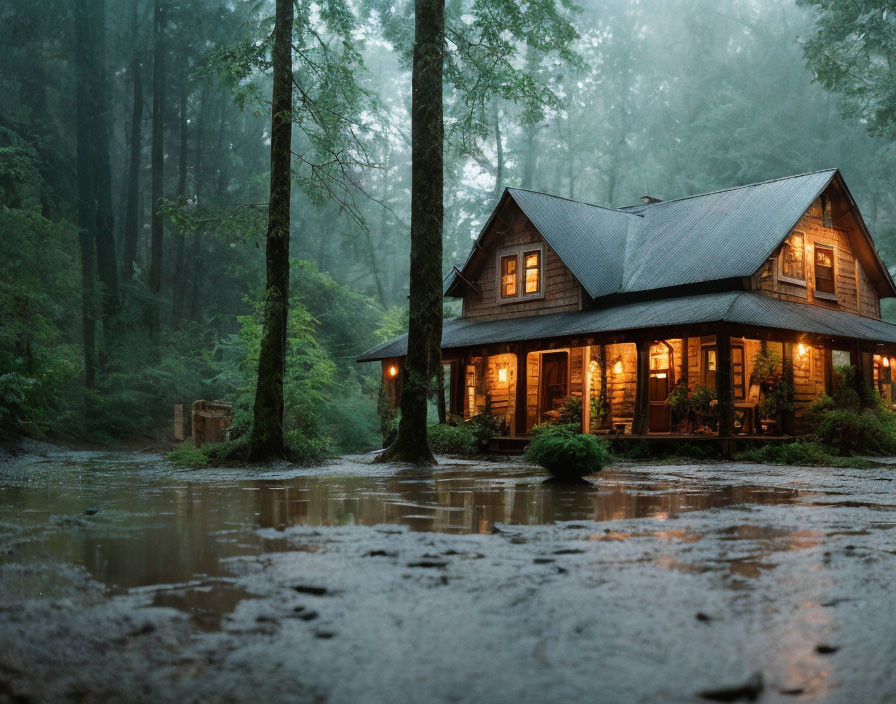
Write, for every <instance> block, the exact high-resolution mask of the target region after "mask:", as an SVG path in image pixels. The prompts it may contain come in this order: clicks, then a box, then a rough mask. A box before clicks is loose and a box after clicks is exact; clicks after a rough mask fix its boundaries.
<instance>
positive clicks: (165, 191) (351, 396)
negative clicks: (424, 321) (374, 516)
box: [0, 0, 896, 452]
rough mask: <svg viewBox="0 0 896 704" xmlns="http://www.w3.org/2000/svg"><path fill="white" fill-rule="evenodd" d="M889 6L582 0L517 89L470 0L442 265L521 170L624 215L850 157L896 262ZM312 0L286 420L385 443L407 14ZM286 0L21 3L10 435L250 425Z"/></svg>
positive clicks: (403, 180) (9, 326) (402, 248)
mask: <svg viewBox="0 0 896 704" xmlns="http://www.w3.org/2000/svg"><path fill="white" fill-rule="evenodd" d="M888 4H889V3H885V2H879V3H864V4H862V6H863V8H864V6H865V5H867V6H868V8H870V9H863V10H862V11H861V12H857V11H855V9H850V6H851V5H852V3H848V2H843V1H841V2H838V1H837V0H824V1H818V2H809V1H806V0H803V1H802V2H800V3H798V4H796V3H794V2H791V1H786V0H581V1H580V2H579V3H578V4H572V3H571V2H569V1H568V0H564V1H563V2H557V6H556V11H557V13H558V17H559V18H561V19H562V21H563V22H566V23H568V24H569V25H570V26H571V27H573V28H574V30H575V32H574V34H570V35H569V36H568V37H565V38H561V40H560V41H558V38H557V37H549V38H545V40H544V41H539V40H538V37H537V34H538V32H537V31H535V32H534V34H533V37H532V38H531V40H530V41H529V42H528V43H527V44H526V45H525V46H514V45H513V43H512V41H509V42H508V46H507V57H508V59H507V61H508V62H509V63H510V64H512V66H513V69H514V70H515V71H517V72H518V73H519V74H520V75H524V76H525V77H526V78H527V80H526V81H522V82H518V83H514V84H513V90H519V91H522V92H526V93H528V95H523V96H513V95H509V94H508V90H495V91H486V90H479V89H477V86H476V85H470V86H464V85H463V82H464V76H465V75H466V74H465V73H464V69H463V66H462V65H461V64H456V63H452V62H451V60H450V51H451V49H452V47H454V48H456V47H457V45H458V44H459V43H461V42H470V46H472V47H474V48H475V46H476V42H477V36H478V37H479V39H482V36H481V34H482V31H483V30H482V29H481V28H480V29H478V30H477V24H476V23H477V22H478V21H479V20H478V18H481V17H482V16H483V15H486V14H488V13H489V12H490V9H489V5H490V3H489V2H486V1H485V0H448V2H447V16H448V31H447V38H448V45H447V46H448V50H449V61H448V64H447V67H446V72H447V73H448V74H451V72H452V71H453V72H455V75H453V76H449V78H450V80H447V81H446V83H445V86H446V90H445V97H444V105H445V115H446V143H445V191H444V192H445V224H444V261H443V271H444V273H446V274H447V273H448V272H449V271H450V269H451V266H452V265H454V264H459V263H460V262H462V260H463V259H464V258H465V257H466V255H467V252H468V250H469V248H470V246H471V238H472V237H474V236H475V235H476V234H477V233H478V230H479V228H480V227H481V225H482V223H483V222H484V220H485V218H486V217H487V216H488V214H489V212H490V210H491V208H492V207H493V206H494V204H495V203H496V201H497V198H498V196H499V195H500V193H501V191H502V189H503V188H504V187H505V186H518V187H522V188H530V189H535V190H540V191H546V192H549V193H553V194H557V195H561V196H566V197H569V198H573V199H578V200H584V201H587V202H591V203H596V204H600V205H609V206H615V207H618V206H622V205H627V204H631V203H634V202H637V200H638V198H639V197H640V196H642V195H644V194H649V195H652V196H655V197H659V198H663V199H667V198H675V197H679V196H685V195H689V194H693V193H699V192H705V191H710V190H713V189H718V188H725V187H729V186H734V185H740V184H744V183H750V182H754V181H762V180H766V179H771V178H776V177H780V176H785V175H790V174H796V173H803V172H807V171H814V170H817V169H821V168H828V167H834V166H836V167H839V168H840V169H841V170H842V171H843V173H844V176H845V178H846V180H847V182H848V183H849V185H850V188H851V189H852V192H853V194H854V195H855V197H856V199H857V201H858V205H859V207H860V209H861V210H862V213H863V215H864V216H865V219H866V220H867V222H868V224H869V226H870V228H871V231H872V233H873V234H874V235H875V237H876V241H877V245H878V248H879V249H880V251H881V253H882V255H883V257H884V259H885V260H887V261H890V262H894V261H896V189H894V188H893V186H892V184H893V183H896V152H894V148H893V147H894V143H893V139H894V131H893V130H892V129H891V128H890V127H889V120H890V119H892V117H891V113H893V112H896V101H893V100H890V98H889V97H888V95H886V92H887V91H892V88H890V87H889V86H892V85H893V80H892V78H891V77H890V68H889V59H888V58H887V59H885V60H883V61H879V60H877V59H876V58H875V56H877V57H879V56H881V55H883V56H886V57H888V56H889V55H890V54H892V53H893V51H891V50H894V47H893V46H890V45H889V44H888V42H890V43H896V40H894V39H892V38H891V37H893V36H896V31H894V29H896V28H894V26H893V24H892V23H893V19H894V18H893V17H892V13H890V15H888V13H887V10H886V6H887V5H888ZM499 5H500V6H507V7H505V8H504V10H505V11H508V8H511V9H512V6H513V5H514V4H513V3H511V4H510V5H508V3H507V0H495V2H494V6H499ZM295 10H296V15H295V22H296V30H295V35H294V36H296V37H297V39H296V41H295V46H294V52H295V56H294V62H295V63H294V67H295V76H296V80H295V86H296V93H297V95H296V98H295V99H296V101H297V104H298V105H300V106H302V110H300V111H298V112H297V114H296V115H295V116H294V118H293V120H294V123H295V126H294V136H293V152H294V158H293V170H294V183H295V185H296V187H295V188H293V194H292V229H291V237H292V245H291V256H292V258H293V265H292V269H291V283H292V287H291V300H290V322H289V330H288V359H287V377H286V385H285V398H286V404H285V405H286V423H287V426H288V429H289V430H291V431H293V432H297V433H301V434H303V435H304V436H306V437H308V438H313V439H314V441H315V442H317V443H319V444H320V446H321V447H323V446H327V447H330V448H332V449H334V450H337V451H343V452H351V451H361V450H368V449H371V448H374V447H379V446H381V443H382V440H381V436H380V430H381V428H380V419H379V416H378V411H377V404H378V398H379V393H380V371H379V367H378V365H357V364H356V363H355V362H354V356H355V355H356V354H358V353H359V352H361V351H363V350H365V349H367V348H369V347H371V346H372V345H374V344H376V343H377V342H379V341H382V340H384V339H388V338H390V337H393V336H394V335H396V334H399V333H401V332H403V331H404V330H406V327H407V296H408V273H409V272H408V252H409V246H410V245H409V243H410V139H411V135H410V116H409V111H410V89H411V80H410V63H409V47H410V46H411V45H412V42H413V20H412V17H413V15H412V11H413V9H412V3H408V2H400V1H395V2H390V1H389V0H353V1H351V2H347V1H339V0H319V3H312V2H307V1H305V0H298V1H297V2H296V4H295ZM513 11H515V10H513ZM272 18H273V3H272V2H260V1H249V2H238V3H230V2H221V1H220V0H105V2H103V1H102V0H99V1H96V0H94V1H92V2H87V1H86V0H43V1H42V2H39V3H35V2H31V1H30V0H5V1H4V2H3V3H2V5H0V46H3V47H4V51H3V52H0V436H2V437H5V438H8V437H12V436H18V435H28V436H35V437H47V436H49V437H54V438H69V439H80V440H87V441H92V442H100V443H113V442H133V441H137V442H140V441H145V440H146V439H147V438H158V439H162V438H167V437H169V436H170V428H171V417H172V405H173V404H175V403H190V402H192V401H193V400H195V399H199V398H206V399H228V400H231V401H233V402H234V403H235V404H236V412H235V427H236V429H237V430H240V429H245V427H246V426H247V424H248V423H250V422H251V411H252V401H253V398H254V384H255V380H256V367H257V359H258V349H259V343H260V338H261V313H260V308H259V304H260V301H261V300H262V296H263V287H264V280H265V258H264V237H265V228H266V223H267V210H266V206H267V201H268V185H269V182H268V171H269V168H270V161H269V158H270V141H269V131H270V125H271V117H270V83H271V77H270V38H271V31H272V26H273V25H272ZM555 19H556V18H555ZM561 24H562V23H561ZM558 26H559V25H558ZM860 30H861V32H862V34H861V37H860V39H859V40H855V41H853V40H852V39H851V38H850V34H849V33H850V32H854V33H855V34H853V35H852V37H853V38H854V37H856V36H858V34H859V32H860ZM477 31H479V32H480V34H479V35H477ZM545 31H548V30H547V29H545ZM838 33H840V34H839V35H838ZM494 38H495V37H492V38H491V39H494ZM498 39H500V36H498ZM838 42H842V44H838ZM558 46H559V47H561V50H557V47H558ZM838 46H842V47H845V48H843V52H846V53H841V54H840V55H839V57H840V58H843V56H845V55H847V54H848V52H849V51H852V50H853V48H854V47H856V46H860V47H861V49H862V51H864V52H865V54H864V55H860V56H854V57H851V58H850V59H849V61H847V62H845V63H844V62H843V61H838V55H837V52H832V51H831V50H832V48H836V47H838ZM468 48H469V47H468ZM853 59H854V60H853ZM482 60H483V61H486V62H487V61H488V57H487V56H486V57H482ZM486 68H487V69H489V70H492V69H493V68H494V67H486ZM493 76H494V79H495V80H496V81H500V80H502V78H501V76H500V74H499V73H495V72H494V71H493ZM888 100H890V103H894V104H890V103H888V102H887V101H888ZM719 256H724V252H720V253H719ZM457 312H458V306H457V304H456V303H453V302H451V301H447V302H446V305H445V313H446V316H450V315H454V314H456V313H457Z"/></svg>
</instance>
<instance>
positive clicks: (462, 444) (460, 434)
mask: <svg viewBox="0 0 896 704" xmlns="http://www.w3.org/2000/svg"><path fill="white" fill-rule="evenodd" d="M427 437H428V438H429V448H430V449H431V450H432V451H433V452H434V453H437V454H440V455H461V456H467V455H473V454H475V453H476V452H477V451H478V450H479V443H478V442H477V439H476V435H475V433H474V432H473V428H472V427H471V426H470V424H469V423H462V424H460V425H448V424H447V423H445V424H436V425H430V426H429V428H428V429H427Z"/></svg>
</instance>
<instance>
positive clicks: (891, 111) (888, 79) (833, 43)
mask: <svg viewBox="0 0 896 704" xmlns="http://www.w3.org/2000/svg"><path fill="white" fill-rule="evenodd" d="M797 4H798V5H802V6H804V7H812V8H814V9H816V10H817V11H818V12H817V14H816V20H815V35H814V36H812V37H811V38H809V39H808V40H807V41H805V42H804V43H803V51H804V54H805V57H806V61H807V63H808V64H809V67H810V68H811V69H812V70H813V72H814V74H815V79H816V80H817V81H818V82H819V83H820V84H821V85H822V86H823V87H824V88H825V89H826V90H829V91H831V92H833V93H836V94H838V95H839V96H840V107H841V111H842V113H843V115H845V116H847V117H859V118H862V119H863V120H864V121H865V122H866V124H867V127H868V131H869V133H870V134H872V135H875V136H882V137H886V138H888V139H893V138H894V137H896V92H894V88H893V80H892V74H891V68H890V61H891V57H892V56H893V52H894V51H896V37H894V32H893V3H892V2H890V1H889V0H876V1H875V2H855V1H854V0H797Z"/></svg>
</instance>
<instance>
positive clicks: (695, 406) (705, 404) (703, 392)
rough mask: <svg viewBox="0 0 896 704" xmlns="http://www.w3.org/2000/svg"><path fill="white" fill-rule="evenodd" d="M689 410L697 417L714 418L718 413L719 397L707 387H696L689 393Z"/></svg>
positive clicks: (713, 390)
mask: <svg viewBox="0 0 896 704" xmlns="http://www.w3.org/2000/svg"><path fill="white" fill-rule="evenodd" d="M691 409H692V410H693V411H694V413H696V414H697V415H700V416H703V417H704V418H706V417H710V418H712V417H715V416H717V415H718V413H719V395H718V393H717V392H716V390H715V389H711V388H710V387H708V386H698V387H697V388H695V389H694V390H693V391H692V392H691Z"/></svg>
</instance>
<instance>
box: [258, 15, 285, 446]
mask: <svg viewBox="0 0 896 704" xmlns="http://www.w3.org/2000/svg"><path fill="white" fill-rule="evenodd" d="M292 3H293V0H277V9H276V16H275V19H274V50H273V52H272V53H273V56H272V58H273V65H274V89H273V96H272V101H271V103H272V104H271V195H270V202H269V205H268V232H267V243H266V247H265V260H266V263H267V289H266V291H265V301H264V326H263V329H262V333H261V350H260V353H259V356H258V386H257V387H256V390H255V409H254V422H253V423H252V435H251V437H250V439H249V459H250V460H254V461H258V460H267V459H273V458H278V457H283V456H285V454H286V447H285V444H284V441H283V376H284V373H285V368H286V320H287V312H288V310H289V197H290V190H291V188H290V187H291V178H292V176H291V171H290V158H291V156H292V80H293V79H292V24H293V4H292Z"/></svg>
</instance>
